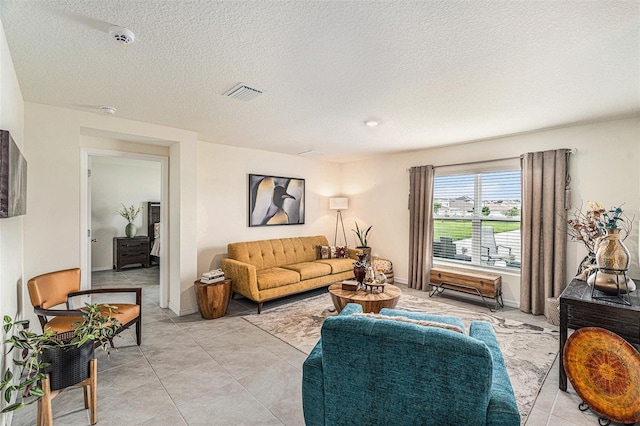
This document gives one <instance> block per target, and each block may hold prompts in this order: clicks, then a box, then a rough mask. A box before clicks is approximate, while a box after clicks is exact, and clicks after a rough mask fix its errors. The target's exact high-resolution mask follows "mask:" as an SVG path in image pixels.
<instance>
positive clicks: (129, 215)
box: [116, 204, 142, 223]
mask: <svg viewBox="0 0 640 426" xmlns="http://www.w3.org/2000/svg"><path fill="white" fill-rule="evenodd" d="M120 205H121V206H122V208H121V209H120V210H116V213H118V214H119V215H120V216H122V217H123V218H125V219H127V220H128V221H129V223H133V221H134V220H136V217H138V214H140V211H141V210H142V207H138V208H137V209H136V208H135V207H133V205H131V206H129V207H127V206H125V205H124V204H120Z"/></svg>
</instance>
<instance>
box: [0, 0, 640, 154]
mask: <svg viewBox="0 0 640 426" xmlns="http://www.w3.org/2000/svg"><path fill="white" fill-rule="evenodd" d="M0 17H1V19H2V23H3V26H4V29H5V33H6V38H7V41H8V44H9V48H10V51H11V55H12V59H13V62H14V65H15V69H16V72H17V74H18V79H19V82H20V87H21V89H22V94H23V97H24V99H25V101H29V102H38V103H44V104H50V105H57V106H61V107H65V108H72V109H78V110H84V111H91V112H96V113H99V110H98V107H99V106H100V105H110V106H113V107H115V108H117V110H118V112H117V116H118V117H123V118H128V119H133V120H139V121H144V122H150V123H157V124H163V125H167V126H171V127H177V128H183V129H189V130H193V131H196V132H197V133H198V134H199V138H200V140H203V141H208V142H215V143H220V144H226V145H233V146H239V147H247V148H254V149H263V150H268V151H274V152H280V153H286V154H297V153H300V152H303V151H309V150H314V151H319V152H321V153H323V154H324V155H323V156H321V157H318V158H321V159H326V160H329V161H350V160H354V159H356V158H362V156H365V155H381V154H384V153H389V152H396V151H405V150H416V149H423V148H428V147H434V146H438V145H447V144H454V143H459V142H463V141H472V140H478V139H484V138H489V137H495V136H501V135H508V134H514V133H520V132H528V131H532V130H537V129H542V128H549V127H556V126H563V125H568V124H573V123H583V122H592V121H599V120H606V119H610V118H617V117H622V116H630V115H634V114H639V113H640V58H639V57H640V55H639V51H640V32H639V27H640V1H637V0H634V1H555V0H554V1H351V2H347V1H331V2H329V1H302V0H296V1H277V2H276V1H228V2H222V1H205V0H189V1H186V0H184V1H180V0H109V1H99V0H3V1H2V2H0ZM110 25H120V26H124V27H127V28H129V29H130V30H132V31H133V32H134V33H135V43H133V44H130V45H120V44H118V43H117V42H115V41H114V40H113V39H112V38H110V37H109V35H108V27H109V26H110ZM239 82H244V83H246V84H248V85H250V86H252V87H255V88H257V89H260V90H263V91H264V92H265V93H264V94H262V95H260V96H259V97H257V98H255V99H253V100H251V101H249V102H242V101H238V100H235V99H231V98H228V97H225V96H223V93H225V92H226V91H227V90H229V89H230V88H232V87H233V86H235V85H236V84H237V83H239ZM371 118H373V119H378V120H381V124H380V125H379V126H378V127H376V128H368V127H366V126H364V125H363V122H364V120H367V119H371Z"/></svg>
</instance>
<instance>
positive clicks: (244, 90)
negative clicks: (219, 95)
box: [224, 83, 262, 102]
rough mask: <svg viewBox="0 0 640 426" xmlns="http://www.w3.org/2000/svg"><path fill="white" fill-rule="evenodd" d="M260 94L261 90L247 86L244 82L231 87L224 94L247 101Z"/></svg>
mask: <svg viewBox="0 0 640 426" xmlns="http://www.w3.org/2000/svg"><path fill="white" fill-rule="evenodd" d="M261 94H262V90H258V89H254V88H253V87H249V86H247V85H246V84H244V83H240V84H238V85H237V86H235V87H234V88H233V89H231V90H229V91H228V92H226V93H225V94H224V95H225V96H228V97H230V98H234V99H238V100H240V101H244V102H247V101H250V100H251V99H253V98H255V97H256V96H258V95H261Z"/></svg>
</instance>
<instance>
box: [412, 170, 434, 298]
mask: <svg viewBox="0 0 640 426" xmlns="http://www.w3.org/2000/svg"><path fill="white" fill-rule="evenodd" d="M410 175H411V177H410V187H409V191H410V192H409V216H410V217H409V287H411V288H416V289H419V290H423V291H428V290H429V288H430V286H429V274H430V272H431V266H432V265H433V220H432V218H433V166H419V167H412V168H411V170H410Z"/></svg>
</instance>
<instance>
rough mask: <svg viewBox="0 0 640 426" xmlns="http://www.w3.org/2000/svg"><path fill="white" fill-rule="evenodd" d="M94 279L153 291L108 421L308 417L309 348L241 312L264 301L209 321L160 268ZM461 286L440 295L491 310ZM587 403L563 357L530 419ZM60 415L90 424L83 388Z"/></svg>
mask: <svg viewBox="0 0 640 426" xmlns="http://www.w3.org/2000/svg"><path fill="white" fill-rule="evenodd" d="M92 281H93V285H94V287H95V288H99V287H126V286H131V285H136V286H141V287H142V288H143V299H144V303H143V305H144V306H143V339H142V345H141V346H140V347H138V346H136V344H135V339H134V332H133V331H132V330H131V331H129V330H127V331H125V332H123V333H121V335H123V336H124V338H122V339H117V340H116V345H117V347H118V350H117V351H113V352H112V354H111V356H110V357H109V358H107V357H106V355H105V354H104V353H99V355H98V371H99V373H98V424H99V425H154V426H161V425H171V426H173V425H243V424H244V425H271V424H273V425H282V424H285V425H303V424H304V421H303V416H302V404H301V390H300V387H301V380H302V379H301V378H302V363H303V362H304V360H305V358H306V355H305V354H304V353H302V352H300V351H298V350H297V349H295V348H293V347H291V346H289V345H288V344H286V343H284V342H283V341H281V340H280V339H278V338H276V337H273V336H272V335H270V334H268V333H266V332H264V331H262V330H260V329H259V328H257V327H255V326H254V325H252V324H250V323H249V322H247V321H245V320H243V319H242V318H241V316H242V315H245V314H248V313H253V312H255V311H256V304H255V303H253V302H251V301H248V300H246V299H238V300H232V301H231V303H230V305H229V309H228V311H227V315H226V316H225V317H223V318H219V319H216V320H208V321H207V320H203V319H202V318H201V317H200V315H199V314H192V315H187V316H183V317H177V316H176V315H175V314H174V313H173V312H171V311H170V310H168V309H162V308H160V307H159V306H158V268H157V267H155V268H150V269H143V268H137V269H125V270H123V271H121V272H114V271H104V272H97V273H94V274H93V279H92ZM400 286H402V285H400ZM402 288H403V291H406V292H407V293H409V294H413V295H415V296H418V297H428V295H427V293H424V292H419V291H416V290H413V289H409V288H407V287H406V286H402ZM323 292H326V289H321V290H317V291H313V292H308V293H305V294H303V295H297V296H295V297H290V298H286V299H281V300H278V301H274V302H270V303H266V304H265V309H270V308H273V307H276V306H280V305H282V304H286V303H290V302H291V301H293V300H297V299H300V298H304V297H309V296H312V295H316V294H322V293H323ZM455 294H456V293H450V295H448V296H438V300H439V301H441V302H446V303H450V304H452V305H461V306H464V307H466V308H469V309H474V310H481V311H485V310H486V307H484V305H482V304H481V303H477V302H475V301H468V300H467V301H465V300H462V299H461V298H460V297H459V296H458V297H456V296H455ZM119 300H122V299H120V298H119ZM95 301H98V300H95ZM327 303H330V301H329V298H328V297H327ZM498 315H501V316H504V317H508V318H511V319H515V320H519V321H524V322H527V323H531V324H537V325H541V326H545V327H550V328H552V327H553V326H552V325H550V324H548V323H547V322H546V321H545V320H544V318H543V317H533V316H531V315H527V314H524V313H522V312H520V311H518V310H517V309H513V308H504V309H501V310H500V311H499V313H498ZM579 403H580V400H579V398H578V397H577V395H576V394H575V392H574V391H573V390H572V389H569V392H566V393H565V392H561V391H559V390H558V362H557V359H556V363H555V364H554V365H553V367H552V369H551V371H550V372H549V375H548V377H547V379H546V380H545V382H544V385H543V387H542V390H541V392H540V395H539V397H538V399H537V401H536V403H535V405H534V407H533V409H532V411H531V413H530V416H529V419H528V421H527V423H526V424H527V425H530V426H538V425H554V426H555V425H597V423H598V420H597V417H596V416H595V415H594V414H593V413H591V412H581V411H579V410H578V404H579ZM53 415H54V421H55V424H56V426H62V425H86V424H89V420H88V419H89V417H88V411H87V410H85V409H84V408H83V399H82V391H81V390H80V389H78V388H71V389H68V390H66V391H64V392H63V393H61V394H60V395H59V396H58V397H56V398H55V400H54V401H53ZM35 418H36V409H35V404H34V405H32V406H29V407H27V408H25V409H23V410H21V411H18V412H16V413H15V415H14V417H13V423H10V424H13V425H15V426H21V425H34V424H35ZM398 420H399V424H402V419H398Z"/></svg>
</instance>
